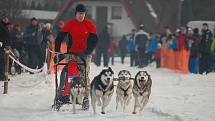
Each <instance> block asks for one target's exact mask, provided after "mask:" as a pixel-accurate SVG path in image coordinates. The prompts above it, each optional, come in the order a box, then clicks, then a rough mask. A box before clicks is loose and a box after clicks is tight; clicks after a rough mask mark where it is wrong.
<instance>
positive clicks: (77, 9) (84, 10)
mask: <svg viewBox="0 0 215 121" xmlns="http://www.w3.org/2000/svg"><path fill="white" fill-rule="evenodd" d="M77 12H86V7H85V6H84V5H83V4H78V5H77V6H76V8H75V13H77Z"/></svg>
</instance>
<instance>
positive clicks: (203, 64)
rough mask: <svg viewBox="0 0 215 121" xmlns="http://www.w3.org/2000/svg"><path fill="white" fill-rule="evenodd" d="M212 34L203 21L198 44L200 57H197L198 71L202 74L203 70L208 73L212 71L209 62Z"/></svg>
mask: <svg viewBox="0 0 215 121" xmlns="http://www.w3.org/2000/svg"><path fill="white" fill-rule="evenodd" d="M212 37H213V34H212V32H211V30H209V29H208V24H207V23H204V24H203V25H202V35H201V41H200V44H199V50H200V58H199V73H200V74H203V73H204V72H206V73H209V72H211V71H212V68H211V67H212V63H211V55H212V52H211V44H212Z"/></svg>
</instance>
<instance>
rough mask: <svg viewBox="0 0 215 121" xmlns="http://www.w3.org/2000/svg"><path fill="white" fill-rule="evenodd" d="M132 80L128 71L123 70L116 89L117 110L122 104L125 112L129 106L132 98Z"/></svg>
mask: <svg viewBox="0 0 215 121" xmlns="http://www.w3.org/2000/svg"><path fill="white" fill-rule="evenodd" d="M132 82H133V81H132V79H131V74H130V72H129V71H127V70H121V71H120V72H119V74H118V85H117V88H116V94H117V95H116V110H117V109H118V104H119V102H120V104H121V106H122V107H123V111H124V110H125V108H126V106H127V105H128V104H129V100H130V99H131V96H132Z"/></svg>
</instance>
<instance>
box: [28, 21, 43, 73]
mask: <svg viewBox="0 0 215 121" xmlns="http://www.w3.org/2000/svg"><path fill="white" fill-rule="evenodd" d="M38 32H39V24H38V20H37V19H36V18H32V19H31V23H30V25H29V26H28V27H27V28H26V31H25V33H24V40H25V41H26V44H27V50H28V56H29V60H28V65H29V67H30V68H32V69H36V68H37V67H38V66H39V65H40V59H41V49H40V45H39V43H38V35H39V34H38ZM30 73H31V72H30ZM31 74H33V73H31Z"/></svg>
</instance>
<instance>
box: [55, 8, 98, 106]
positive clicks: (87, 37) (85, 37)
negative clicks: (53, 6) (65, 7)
mask: <svg viewBox="0 0 215 121" xmlns="http://www.w3.org/2000/svg"><path fill="white" fill-rule="evenodd" d="M85 15H86V7H85V6H84V5H82V4H78V5H77V6H76V10H75V19H72V20H70V21H69V22H68V23H66V24H65V26H64V27H63V28H62V30H61V31H60V32H59V33H58V35H57V38H56V41H55V51H56V52H60V46H61V42H62V41H63V40H64V38H65V37H66V35H69V42H68V44H67V46H68V47H67V52H71V53H72V54H74V55H76V56H79V57H81V58H83V59H84V60H85V61H86V73H85V74H86V76H85V77H86V79H84V80H83V81H84V84H85V87H86V90H87V91H86V95H85V97H84V101H83V105H82V108H83V109H84V110H87V109H89V101H88V95H89V91H88V90H89V88H88V87H89V86H88V85H89V77H88V75H89V63H90V61H91V55H90V54H91V53H92V51H93V49H94V48H95V47H96V43H97V41H98V39H97V35H96V26H95V25H94V24H93V23H92V22H91V21H90V20H88V19H86V18H85ZM69 66H70V65H69V64H68V70H69V69H70V68H69ZM61 81H63V80H61ZM64 84H65V82H60V86H59V91H60V90H63V88H65V87H64ZM61 97H63V98H62V99H61V100H62V102H63V103H67V102H68V100H69V98H68V95H67V94H65V91H64V94H63V95H62V96H61Z"/></svg>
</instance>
